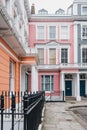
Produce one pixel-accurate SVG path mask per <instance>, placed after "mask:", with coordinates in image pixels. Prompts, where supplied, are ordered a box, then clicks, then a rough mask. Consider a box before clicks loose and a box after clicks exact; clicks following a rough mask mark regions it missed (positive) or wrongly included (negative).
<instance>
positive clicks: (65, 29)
mask: <svg viewBox="0 0 87 130" xmlns="http://www.w3.org/2000/svg"><path fill="white" fill-rule="evenodd" d="M68 37H69V32H68V26H61V39H68Z"/></svg>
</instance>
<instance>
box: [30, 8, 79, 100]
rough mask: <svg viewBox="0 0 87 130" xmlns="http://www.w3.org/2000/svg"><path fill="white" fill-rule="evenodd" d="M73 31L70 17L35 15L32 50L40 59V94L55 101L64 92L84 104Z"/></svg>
mask: <svg viewBox="0 0 87 130" xmlns="http://www.w3.org/2000/svg"><path fill="white" fill-rule="evenodd" d="M40 11H42V12H44V11H45V10H44V11H43V9H42V10H40ZM59 11H60V10H59ZM74 29H75V25H74V22H73V19H72V17H71V16H69V15H61V16H59V15H57V14H54V15H49V14H45V15H44V14H36V15H35V14H34V15H32V16H31V19H30V22H29V34H30V35H29V36H30V37H29V47H30V48H31V50H32V51H33V53H36V54H37V56H38V65H37V66H36V68H37V73H38V78H37V80H38V85H37V86H38V88H37V90H45V92H46V94H49V93H54V95H53V98H55V93H58V92H59V91H64V94H65V96H73V97H75V98H76V100H81V97H80V93H79V91H80V90H79V77H78V71H79V69H78V67H77V66H76V65H75V59H74V58H75V55H74V48H75V44H74V40H75V39H74V31H75V30H74Z"/></svg>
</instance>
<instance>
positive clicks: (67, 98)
mask: <svg viewBox="0 0 87 130" xmlns="http://www.w3.org/2000/svg"><path fill="white" fill-rule="evenodd" d="M65 100H66V101H76V98H75V97H72V96H66V97H65Z"/></svg>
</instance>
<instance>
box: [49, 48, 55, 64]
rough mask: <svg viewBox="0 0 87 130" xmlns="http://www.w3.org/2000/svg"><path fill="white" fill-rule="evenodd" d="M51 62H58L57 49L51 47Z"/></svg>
mask: <svg viewBox="0 0 87 130" xmlns="http://www.w3.org/2000/svg"><path fill="white" fill-rule="evenodd" d="M49 64H56V49H55V48H50V49H49Z"/></svg>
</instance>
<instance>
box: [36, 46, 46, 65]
mask: <svg viewBox="0 0 87 130" xmlns="http://www.w3.org/2000/svg"><path fill="white" fill-rule="evenodd" d="M38 49H44V64H46V47H45V46H43V45H42V46H39V45H37V47H36V53H37V54H38Z"/></svg>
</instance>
